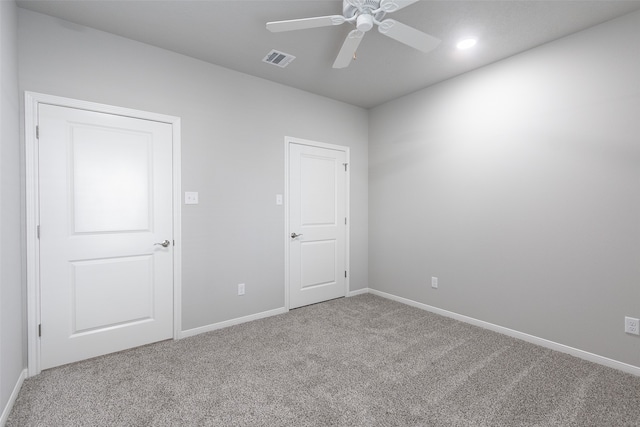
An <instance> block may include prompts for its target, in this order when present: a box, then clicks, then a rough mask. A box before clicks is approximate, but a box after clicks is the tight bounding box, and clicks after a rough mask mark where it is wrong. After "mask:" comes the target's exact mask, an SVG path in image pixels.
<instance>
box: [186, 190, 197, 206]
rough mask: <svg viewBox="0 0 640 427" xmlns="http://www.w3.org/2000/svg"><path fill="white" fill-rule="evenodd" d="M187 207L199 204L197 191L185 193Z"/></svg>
mask: <svg viewBox="0 0 640 427" xmlns="http://www.w3.org/2000/svg"><path fill="white" fill-rule="evenodd" d="M184 204H185V205H197V204H198V192H197V191H185V193H184Z"/></svg>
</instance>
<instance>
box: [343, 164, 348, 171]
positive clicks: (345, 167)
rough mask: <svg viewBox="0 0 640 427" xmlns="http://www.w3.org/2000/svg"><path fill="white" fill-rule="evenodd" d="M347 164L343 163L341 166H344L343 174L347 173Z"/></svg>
mask: <svg viewBox="0 0 640 427" xmlns="http://www.w3.org/2000/svg"><path fill="white" fill-rule="evenodd" d="M348 164H349V163H343V165H344V171H345V172H346V171H347V165H348Z"/></svg>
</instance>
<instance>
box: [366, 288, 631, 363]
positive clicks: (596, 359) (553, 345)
mask: <svg viewBox="0 0 640 427" xmlns="http://www.w3.org/2000/svg"><path fill="white" fill-rule="evenodd" d="M369 293H371V294H373V295H377V296H380V297H383V298H387V299H390V300H394V301H397V302H401V303H403V304H406V305H410V306H412V307H417V308H420V309H422V310H426V311H430V312H432V313H435V314H439V315H441V316H446V317H450V318H452V319H455V320H459V321H461V322H465V323H469V324H471V325H474V326H479V327H481V328H484V329H489V330H491V331H494V332H498V333H501V334H504V335H508V336H510V337H513V338H517V339H521V340H523V341H526V342H529V343H531V344H536V345H539V346H541V347H546V348H549V349H551V350H555V351H559V352H562V353H566V354H570V355H572V356H575V357H578V358H580V359H584V360H587V361H589V362H593V363H597V364H599V365H604V366H607V367H609V368H614V369H618V370H620V371H623V372H626V373H629V374H632V375H636V376H640V367H638V366H634V365H629V364H628V363H624V362H619V361H617V360H614V359H609V358H608V357H604V356H599V355H597V354H594V353H589V352H588V351H584V350H580V349H577V348H574V347H569V346H567V345H564V344H560V343H557V342H554V341H549V340H547V339H544V338H540V337H536V336H534V335H529V334H525V333H524V332H519V331H516V330H513V329H509V328H505V327H504V326H499V325H494V324H493V323H489V322H485V321H483V320H478V319H474V318H473V317H468V316H464V315H462V314H458V313H454V312H452V311H447V310H443V309H441V308H437V307H433V306H430V305H427V304H423V303H421V302H417V301H414V300H410V299H407V298H402V297H399V296H396V295H392V294H388V293H386V292H381V291H377V290H375V289H369Z"/></svg>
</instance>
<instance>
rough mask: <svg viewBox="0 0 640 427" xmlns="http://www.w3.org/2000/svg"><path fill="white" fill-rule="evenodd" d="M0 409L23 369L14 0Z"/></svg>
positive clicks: (0, 186) (8, 17) (1, 151)
mask: <svg viewBox="0 0 640 427" xmlns="http://www.w3.org/2000/svg"><path fill="white" fill-rule="evenodd" d="M0 93H1V94H2V99H1V101H0V413H1V412H2V411H3V410H4V409H5V407H6V405H7V402H8V400H9V397H10V396H11V392H12V391H13V388H14V387H15V385H16V383H17V381H18V378H19V377H20V374H21V372H22V370H23V369H24V368H25V367H26V355H25V354H24V353H25V352H24V348H25V345H26V339H24V331H25V329H24V326H23V324H24V317H23V313H24V312H23V307H24V306H25V301H24V299H23V289H24V286H23V283H22V277H23V275H22V257H21V255H22V249H21V248H22V244H21V229H22V226H21V216H20V206H21V192H20V164H21V160H20V132H19V114H18V112H19V96H18V16H17V8H16V5H15V4H14V2H13V1H11V2H7V1H0Z"/></svg>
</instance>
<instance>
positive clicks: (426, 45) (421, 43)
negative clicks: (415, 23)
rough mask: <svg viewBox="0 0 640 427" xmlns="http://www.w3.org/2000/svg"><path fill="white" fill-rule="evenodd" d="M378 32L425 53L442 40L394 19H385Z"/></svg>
mask: <svg viewBox="0 0 640 427" xmlns="http://www.w3.org/2000/svg"><path fill="white" fill-rule="evenodd" d="M378 31H380V32H381V33H382V34H384V35H385V36H387V37H391V38H392V39H394V40H397V41H399V42H400V43H404V44H406V45H407V46H411V47H412V48H414V49H418V50H419V51H422V52H424V53H427V52H430V51H432V50H433V49H435V48H436V47H438V45H439V44H440V39H437V38H435V37H433V36H430V35H429V34H426V33H423V32H422V31H418V30H416V29H415V28H412V27H410V26H408V25H405V24H402V23H400V22H398V21H395V20H393V19H385V20H384V21H382V22H381V23H380V26H379V27H378Z"/></svg>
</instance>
